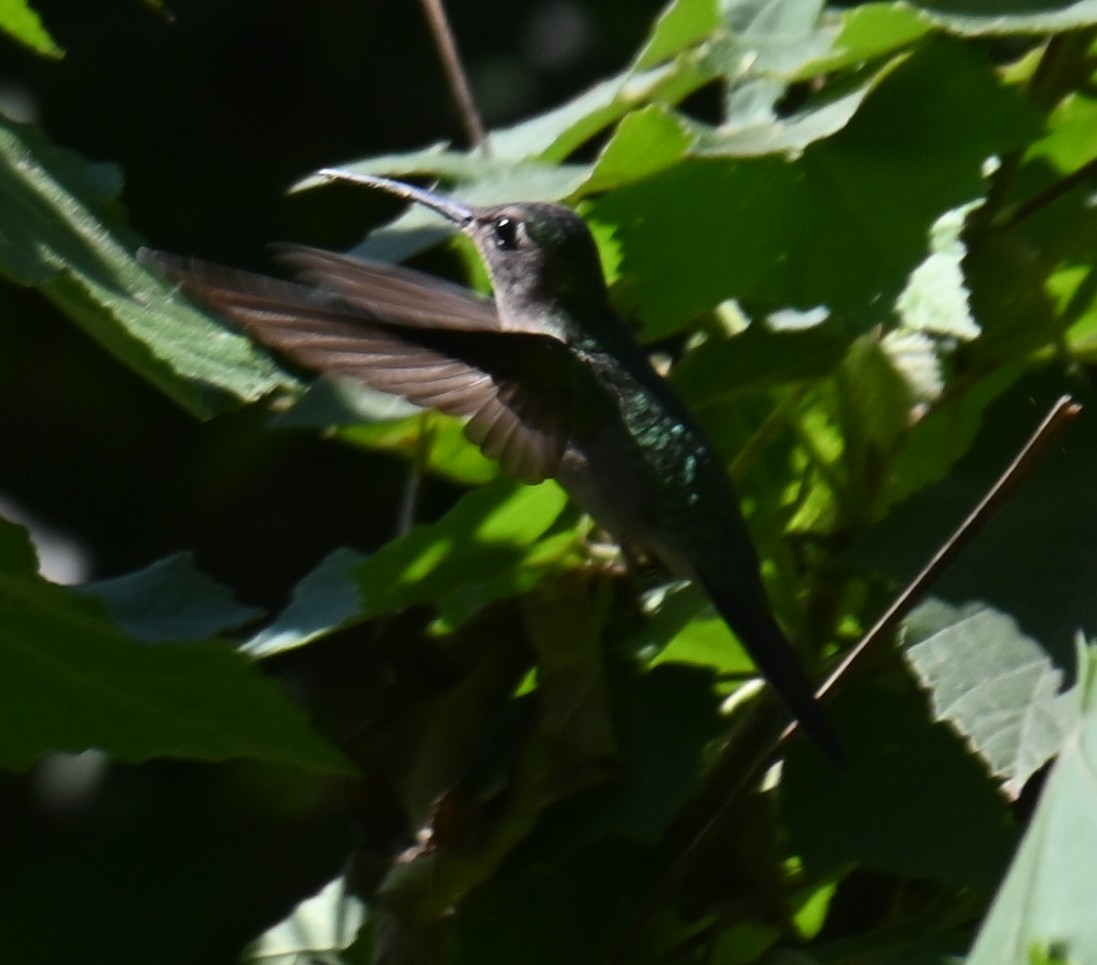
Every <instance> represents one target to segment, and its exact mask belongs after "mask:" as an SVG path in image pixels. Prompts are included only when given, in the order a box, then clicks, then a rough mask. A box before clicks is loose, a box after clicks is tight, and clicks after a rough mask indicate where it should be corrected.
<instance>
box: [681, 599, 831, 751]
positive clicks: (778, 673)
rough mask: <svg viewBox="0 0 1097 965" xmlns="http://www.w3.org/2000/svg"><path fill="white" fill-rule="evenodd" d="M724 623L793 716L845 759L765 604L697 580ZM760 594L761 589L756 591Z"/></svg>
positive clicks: (806, 679)
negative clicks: (754, 602) (753, 601)
mask: <svg viewBox="0 0 1097 965" xmlns="http://www.w3.org/2000/svg"><path fill="white" fill-rule="evenodd" d="M700 583H701V585H702V586H704V588H705V590H706V591H707V593H708V595H709V599H711V600H712V603H713V606H715V607H716V609H717V611H719V613H720V615H721V616H722V617H723V618H724V621H725V622H726V623H727V624H728V626H729V627H731V629H732V630H733V631H734V632H735V635H736V636H737V637H738V638H739V642H740V643H742V645H743V647H744V649H745V650H746V651H747V653H748V654H750V657H751V659H752V660H753V661H754V664H755V666H756V667H757V668H758V669H759V670H760V671H761V672H762V676H764V677H765V678H766V680H767V681H768V682H769V684H770V686H771V687H773V689H774V690H775V691H777V693H778V695H779V696H780V697H781V699H782V700H784V702H785V703H786V704H787V705H788V708H789V710H791V711H792V713H793V716H795V718H796V719H797V720H798V721H799V722H800V726H802V727H803V728H804V730H806V731H807V732H808V733H809V734H810V735H811V736H812V737H813V738H815V740H817V741H818V742H819V744H820V745H821V746H822V748H823V749H824V750H825V751H826V752H827V753H828V754H829V755H830V756H831V757H832V758H834V760H836V761H839V762H841V761H843V760H845V755H844V754H843V753H842V747H841V744H840V743H839V741H838V736H837V735H836V734H835V733H834V730H833V728H832V727H831V726H830V722H829V721H828V720H827V719H826V717H825V716H824V714H823V711H822V708H821V707H820V706H819V703H818V701H817V700H816V699H815V691H814V688H813V687H812V685H811V681H809V680H808V678H807V675H806V674H805V673H804V671H803V668H802V667H801V666H800V664H799V662H798V661H797V659H796V655H795V653H794V652H793V650H792V646H791V645H790V644H789V642H788V638H787V637H786V636H785V634H784V631H782V630H781V628H780V627H779V626H778V625H777V621H776V620H775V619H774V618H773V615H772V614H771V613H770V612H769V609H768V607H767V606H766V604H765V603H759V604H758V605H754V604H753V603H752V601H750V600H749V599H745V598H744V597H745V596H747V595H746V594H738V593H729V592H728V589H727V587H726V586H723V585H721V584H719V583H716V582H714V581H710V580H706V579H704V578H701V579H700ZM758 589H759V591H760V592H764V591H762V589H761V587H759V588H758Z"/></svg>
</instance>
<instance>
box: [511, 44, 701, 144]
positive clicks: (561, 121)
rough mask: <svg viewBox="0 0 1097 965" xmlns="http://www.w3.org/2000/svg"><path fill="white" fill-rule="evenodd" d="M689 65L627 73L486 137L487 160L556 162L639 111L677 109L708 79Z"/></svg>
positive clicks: (681, 61)
mask: <svg viewBox="0 0 1097 965" xmlns="http://www.w3.org/2000/svg"><path fill="white" fill-rule="evenodd" d="M711 76H712V75H711V73H710V72H708V71H704V70H702V69H701V68H699V67H698V66H697V65H696V64H695V63H693V62H692V61H691V60H689V59H681V58H680V59H679V60H677V61H675V62H674V63H672V64H668V65H665V66H662V67H656V68H654V69H652V70H641V71H639V72H634V71H632V70H631V69H630V70H627V71H624V72H622V73H620V74H617V75H616V76H614V77H610V78H608V79H607V80H604V81H602V82H601V83H598V84H595V85H594V86H593V87H591V88H590V89H589V90H586V91H584V92H583V93H581V94H579V95H578V96H577V97H575V98H573V99H572V100H570V101H568V102H567V103H566V104H563V105H561V106H560V107H558V108H555V109H554V110H551V111H548V112H546V113H544V114H540V115H538V116H537V117H533V118H530V119H529V120H527V121H523V122H522V123H520V124H516V125H515V126H514V127H511V128H507V129H506V130H502V131H493V132H492V134H491V141H490V143H491V151H492V156H493V157H497V158H499V159H503V160H505V159H510V160H512V161H513V160H518V159H523V158H530V159H533V158H536V159H538V160H541V161H547V162H561V161H564V160H566V159H567V158H569V157H570V156H571V155H572V154H573V153H574V152H575V151H577V150H578V149H579V148H580V147H582V146H583V145H584V144H585V143H587V141H589V140H590V139H591V138H593V137H594V136H595V135H597V134H598V133H600V132H601V131H603V130H605V129H606V128H607V127H609V126H610V125H611V124H614V123H616V122H617V121H619V120H620V119H621V118H622V117H624V116H626V115H627V114H628V113H630V112H631V111H633V110H636V109H637V107H638V106H640V105H643V104H647V103H649V102H652V101H661V102H664V103H672V104H673V103H676V102H677V101H678V100H680V99H682V98H684V97H686V96H687V95H689V94H691V93H692V92H693V91H694V90H696V89H697V88H698V87H700V86H702V85H703V84H704V83H706V82H707V81H708V80H709V79H710V78H711Z"/></svg>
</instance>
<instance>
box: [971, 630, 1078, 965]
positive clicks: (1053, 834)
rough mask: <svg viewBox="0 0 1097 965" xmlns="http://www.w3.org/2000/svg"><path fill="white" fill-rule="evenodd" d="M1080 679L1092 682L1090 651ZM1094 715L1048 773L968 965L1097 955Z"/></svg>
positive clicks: (1074, 959)
mask: <svg viewBox="0 0 1097 965" xmlns="http://www.w3.org/2000/svg"><path fill="white" fill-rule="evenodd" d="M1087 656H1088V662H1089V664H1090V666H1089V667H1088V668H1087V671H1086V676H1087V678H1089V679H1092V673H1093V668H1092V661H1093V654H1092V651H1090V652H1089V654H1088V655H1087ZM1095 771H1097V713H1094V708H1093V706H1092V704H1090V705H1089V706H1088V707H1087V708H1086V714H1085V717H1084V718H1083V720H1082V721H1080V722H1079V724H1078V725H1077V726H1076V727H1075V728H1074V729H1073V730H1072V732H1071V734H1070V736H1069V737H1068V739H1067V741H1066V742H1065V744H1064V746H1063V750H1062V753H1061V754H1060V756H1059V760H1058V761H1057V762H1056V764H1055V767H1054V768H1053V769H1052V771H1051V774H1050V776H1049V777H1048V779H1047V783H1046V784H1045V785H1044V790H1043V793H1042V794H1041V795H1040V803H1039V805H1038V806H1037V808H1036V813H1035V814H1034V815H1033V817H1032V821H1031V823H1030V825H1029V827H1028V830H1027V831H1026V832H1025V837H1024V839H1023V840H1022V842H1021V846H1020V848H1019V849H1018V851H1017V854H1016V856H1015V858H1014V859H1013V864H1012V865H1011V866H1010V869H1009V873H1008V875H1007V876H1006V879H1005V882H1004V883H1003V884H1002V887H1001V888H1000V889H999V891H998V894H997V896H996V898H995V899H994V904H993V906H992V907H991V909H990V913H989V914H988V916H987V918H986V921H985V922H984V923H983V927H982V929H981V930H980V931H979V935H978V937H977V938H976V940H975V945H974V947H973V948H972V950H971V954H970V955H969V956H968V958H967V963H968V965H999V963H1001V962H1028V961H1054V962H1064V963H1065V962H1087V961H1090V960H1092V959H1093V958H1094V956H1097V919H1095V918H1094V915H1093V904H1092V902H1091V901H1090V900H1089V896H1090V895H1091V893H1092V887H1093V865H1092V863H1091V862H1090V861H1089V856H1090V855H1092V854H1094V853H1095V851H1097V794H1095V793H1094V782H1093V775H1094V772H1095Z"/></svg>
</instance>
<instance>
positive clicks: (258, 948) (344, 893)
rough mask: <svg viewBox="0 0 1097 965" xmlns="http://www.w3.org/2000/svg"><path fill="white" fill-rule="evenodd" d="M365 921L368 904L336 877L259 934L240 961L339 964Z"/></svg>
mask: <svg viewBox="0 0 1097 965" xmlns="http://www.w3.org/2000/svg"><path fill="white" fill-rule="evenodd" d="M366 920H367V909H366V906H365V903H364V902H363V901H362V899H361V898H359V897H358V896H357V895H354V894H352V893H351V891H350V890H349V888H348V885H347V881H346V879H345V878H343V877H339V878H335V879H333V880H332V881H329V882H328V883H327V884H326V885H325V886H324V887H323V888H321V889H320V890H319V891H318V892H317V893H316V894H314V895H312V896H311V897H309V898H306V899H305V900H304V901H302V902H300V903H299V904H298V905H297V907H296V908H294V909H293V911H292V912H290V913H289V915H287V916H286V918H284V919H283V920H282V921H280V922H279V923H278V924H277V925H274V926H272V927H271V928H269V929H268V930H267V931H265V932H264V933H263V934H262V935H260V936H259V938H257V939H256V940H255V942H254V943H253V944H252V945H251V946H250V947H249V948H248V949H247V950H246V951H245V952H244V954H243V956H242V957H241V961H242V962H256V963H259V962H262V963H264V965H297V963H300V962H301V961H302V960H305V961H308V962H310V963H314V965H319V963H320V962H321V961H323V962H329V961H332V962H334V961H339V960H340V959H339V958H338V953H339V952H342V951H345V950H346V949H347V948H349V947H350V946H351V945H352V944H353V943H354V940H355V938H356V937H357V935H358V931H359V929H361V927H362V926H363V925H364V924H365V923H366ZM321 956H324V957H323V958H321ZM329 956H331V957H330V958H329Z"/></svg>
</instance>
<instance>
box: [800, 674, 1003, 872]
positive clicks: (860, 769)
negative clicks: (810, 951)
mask: <svg viewBox="0 0 1097 965" xmlns="http://www.w3.org/2000/svg"><path fill="white" fill-rule="evenodd" d="M828 712H829V716H830V717H831V719H832V721H833V722H834V724H835V727H836V728H837V730H838V732H839V734H841V735H842V747H843V749H844V750H845V752H846V755H847V762H846V766H844V767H840V768H839V767H836V766H835V765H834V764H833V763H832V762H831V761H829V760H828V759H827V758H825V757H824V756H823V755H821V754H817V753H814V752H813V751H814V749H813V748H804V749H803V750H802V751H801V750H799V749H797V751H795V752H794V753H792V754H791V755H790V756H789V759H788V761H787V762H786V765H785V770H784V779H783V780H782V785H781V814H782V817H783V819H784V820H785V822H786V823H787V825H788V828H789V832H790V834H791V835H792V839H793V843H794V845H795V847H796V850H797V852H798V853H799V854H800V855H801V857H802V858H803V861H804V864H805V865H806V866H807V867H808V869H809V870H810V871H812V872H813V873H814V874H816V875H819V874H828V873H830V872H832V871H834V870H835V869H837V868H841V867H844V866H846V865H848V863H849V862H851V861H856V862H857V863H859V864H862V865H865V866H867V867H869V868H874V869H877V870H880V871H886V872H889V873H893V874H898V875H902V876H904V877H907V878H931V879H934V880H936V881H940V882H946V883H948V884H950V885H954V886H961V887H964V886H967V887H975V888H982V889H990V888H993V887H994V885H995V884H996V883H997V881H998V880H999V878H1000V876H1001V874H1002V870H1003V869H1004V868H1005V865H1006V863H1007V862H1008V860H1009V856H1010V853H1011V851H1012V848H1013V845H1014V842H1015V834H1014V831H1013V830H1012V826H1011V823H1010V818H1009V810H1008V808H1007V806H1006V802H1005V801H1004V799H1003V798H1002V797H1001V796H1000V795H999V794H998V792H997V789H996V787H995V786H994V784H993V783H992V782H991V780H990V779H989V778H988V776H987V774H986V772H985V771H984V770H983V768H982V767H981V766H980V765H979V764H978V763H977V762H976V761H975V760H974V759H973V758H972V757H971V756H970V755H968V754H967V753H965V750H964V748H963V746H962V745H961V743H960V741H959V740H958V739H957V738H956V737H955V736H954V735H953V734H951V733H949V731H947V730H946V729H945V728H944V727H941V726H931V725H930V724H929V723H928V722H927V720H926V714H925V705H924V701H923V700H922V698H921V696H920V695H919V694H917V693H915V692H914V689H913V687H912V686H911V685H910V683H909V682H907V681H901V680H898V681H896V682H895V683H894V684H893V685H891V686H887V685H885V684H881V683H878V684H876V685H875V686H873V687H862V688H861V689H859V690H857V691H850V692H849V693H847V694H845V695H843V697H842V698H841V699H840V700H837V701H835V702H834V703H832V704H831V705H830V706H829V707H828ZM809 751H811V752H809Z"/></svg>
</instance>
